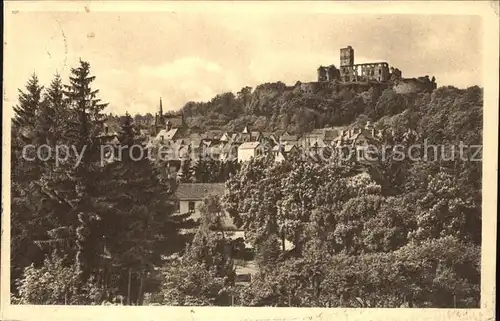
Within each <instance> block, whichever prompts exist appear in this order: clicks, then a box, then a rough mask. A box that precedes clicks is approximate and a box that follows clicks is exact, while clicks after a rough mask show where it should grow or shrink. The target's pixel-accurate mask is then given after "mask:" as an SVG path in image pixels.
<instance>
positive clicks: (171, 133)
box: [156, 128, 178, 140]
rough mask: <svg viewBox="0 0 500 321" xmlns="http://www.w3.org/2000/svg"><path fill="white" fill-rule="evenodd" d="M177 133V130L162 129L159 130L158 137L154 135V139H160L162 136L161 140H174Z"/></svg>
mask: <svg viewBox="0 0 500 321" xmlns="http://www.w3.org/2000/svg"><path fill="white" fill-rule="evenodd" d="M177 132H178V129H177V128H173V129H171V130H166V129H162V130H160V132H159V133H158V135H156V139H161V136H163V139H165V140H171V139H174V137H175V134H177Z"/></svg>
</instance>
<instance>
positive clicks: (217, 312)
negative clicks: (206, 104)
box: [0, 1, 500, 321]
mask: <svg viewBox="0 0 500 321" xmlns="http://www.w3.org/2000/svg"><path fill="white" fill-rule="evenodd" d="M4 3H5V6H4V17H5V21H9V15H10V14H12V11H15V10H19V11H80V12H84V11H114V12H117V11H119V12H126V11H128V12H138V11H155V12H158V11H170V12H172V11H190V12H207V11H216V12H234V11H244V12H262V11H267V12H276V13H280V14H282V13H293V12H304V11H307V12H311V13H332V14H443V15H480V16H482V18H483V32H484V35H483V60H482V61H483V69H482V70H483V88H484V116H483V119H484V122H483V125H484V127H483V137H484V142H483V146H484V148H483V186H484V188H483V220H482V231H483V240H482V259H481V267H482V270H481V308H479V309H405V308H397V309H342V308H334V309H326V308H249V307H231V308H229V307H228V308H225V307H129V306H125V307H115V306H110V307H105V306H95V307H88V306H32V305H23V306H16V305H10V293H9V287H10V281H9V280H10V263H9V262H10V220H9V218H10V136H11V132H10V121H9V120H10V117H11V115H12V113H13V111H12V108H3V115H2V116H3V118H2V119H3V126H2V128H3V133H2V138H3V139H2V154H3V155H2V160H3V162H2V238H1V240H2V242H1V246H2V247H1V248H2V251H1V267H2V269H1V281H2V282H0V284H1V285H2V287H1V292H0V300H1V301H0V303H1V304H0V306H1V310H0V313H1V314H0V320H37V321H39V320H51V321H55V320H103V319H106V320H107V319H119V320H141V319H144V320H153V319H155V320H156V319H158V320H206V319H211V320H241V321H243V320H276V321H277V320H290V321H291V320H294V321H298V320H347V319H350V320H374V319H377V320H378V319H380V320H398V321H403V320H493V319H494V312H495V284H496V282H495V280H496V278H495V267H496V266H495V257H496V226H497V225H496V213H497V204H496V197H497V155H498V106H499V101H498V88H499V82H498V79H499V77H498V71H499V44H498V41H497V39H499V38H500V36H499V28H498V27H499V25H498V23H499V9H498V8H499V5H498V2H496V1H477V2H472V1H436V2H431V1H429V2H427V1H426V2H423V1H422V2H416V1H414V2H407V1H397V2H392V1H383V2H377V1H355V2H321V1H317V2H316V1H314V2H305V1H301V2H281V1H280V2H267V3H264V2H246V1H245V2H238V3H235V2H209V1H206V2H194V1H189V4H188V5H186V2H183V3H182V2H163V1H140V2H139V1H99V2H97V1H31V2H30V1H6V2H4ZM4 51H5V46H4ZM7 63H8V62H7ZM4 103H7V104H8V105H7V106H9V105H11V104H12V103H9V102H5V101H4ZM4 106H5V104H4Z"/></svg>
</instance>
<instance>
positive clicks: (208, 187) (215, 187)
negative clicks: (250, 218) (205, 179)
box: [175, 183, 235, 230]
mask: <svg viewBox="0 0 500 321" xmlns="http://www.w3.org/2000/svg"><path fill="white" fill-rule="evenodd" d="M222 193H224V184H219V183H181V184H179V185H178V186H177V190H176V191H175V197H176V199H177V200H178V202H179V214H187V213H190V214H191V215H190V218H191V219H193V220H195V221H198V220H199V219H200V218H201V215H200V206H201V205H202V204H203V200H204V199H205V198H206V197H208V196H211V195H214V196H215V195H218V196H220V195H222ZM222 225H223V228H224V229H226V230H235V227H234V224H233V221H232V219H231V218H230V217H229V215H228V214H227V213H224V214H223V219H222Z"/></svg>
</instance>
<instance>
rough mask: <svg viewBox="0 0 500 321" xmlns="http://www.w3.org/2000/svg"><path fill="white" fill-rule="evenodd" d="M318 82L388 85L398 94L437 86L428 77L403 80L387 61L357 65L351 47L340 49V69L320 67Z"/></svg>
mask: <svg viewBox="0 0 500 321" xmlns="http://www.w3.org/2000/svg"><path fill="white" fill-rule="evenodd" d="M317 72H318V82H336V83H341V84H346V85H347V84H360V83H364V84H370V83H378V84H386V85H387V87H392V88H393V89H394V90H395V91H396V92H401V93H411V92H423V91H432V90H434V89H436V87H437V85H436V82H435V78H434V77H432V80H431V79H429V77H428V76H425V77H418V78H403V77H402V72H401V70H399V69H397V68H394V67H389V64H388V63H387V62H385V61H382V62H370V63H362V64H355V63H354V49H353V48H352V47H351V46H347V47H345V48H341V49H340V68H337V67H336V66H335V65H329V66H326V67H325V66H320V67H319V68H318V70H317Z"/></svg>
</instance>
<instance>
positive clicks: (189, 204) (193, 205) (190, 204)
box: [188, 202, 195, 213]
mask: <svg viewBox="0 0 500 321" xmlns="http://www.w3.org/2000/svg"><path fill="white" fill-rule="evenodd" d="M194 207H195V203H194V202H189V203H188V210H189V212H190V213H192V212H194Z"/></svg>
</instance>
